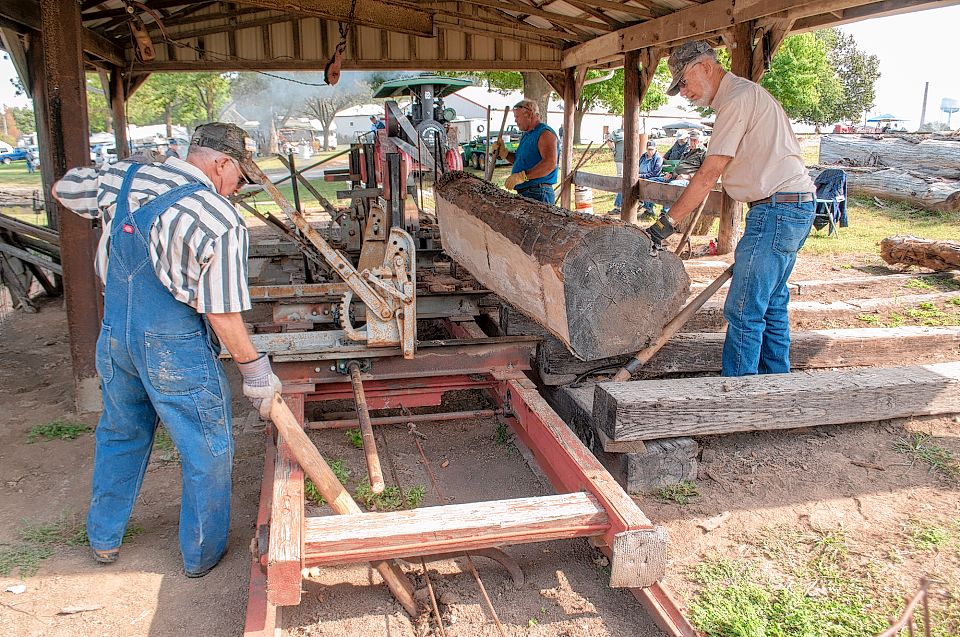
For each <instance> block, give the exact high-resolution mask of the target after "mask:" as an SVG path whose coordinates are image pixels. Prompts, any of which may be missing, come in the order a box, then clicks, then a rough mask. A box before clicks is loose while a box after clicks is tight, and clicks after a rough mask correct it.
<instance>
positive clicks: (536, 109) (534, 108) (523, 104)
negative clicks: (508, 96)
mask: <svg viewBox="0 0 960 637" xmlns="http://www.w3.org/2000/svg"><path fill="white" fill-rule="evenodd" d="M513 107H514V108H525V109H527V110H528V111H530V112H531V113H533V114H534V115H539V114H540V105H539V104H537V103H536V102H535V101H533V100H520V101H519V102H517V103H516V104H514V105H513Z"/></svg>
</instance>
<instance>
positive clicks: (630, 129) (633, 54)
mask: <svg viewBox="0 0 960 637" xmlns="http://www.w3.org/2000/svg"><path fill="white" fill-rule="evenodd" d="M639 178H640V52H639V51H627V52H626V53H624V55H623V184H622V186H621V191H622V192H623V207H622V208H621V209H620V210H621V212H620V218H621V219H623V220H624V221H625V222H627V223H633V224H635V223H637V209H638V208H639V205H640V202H639V200H638V199H637V191H636V188H634V186H636V184H637V180H638V179H639Z"/></svg>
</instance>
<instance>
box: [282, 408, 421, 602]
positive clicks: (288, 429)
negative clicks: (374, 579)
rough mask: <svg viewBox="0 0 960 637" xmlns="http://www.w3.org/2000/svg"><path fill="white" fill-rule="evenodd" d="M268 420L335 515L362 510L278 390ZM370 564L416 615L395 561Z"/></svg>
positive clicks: (410, 591) (410, 587) (405, 580)
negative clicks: (271, 422)
mask: <svg viewBox="0 0 960 637" xmlns="http://www.w3.org/2000/svg"><path fill="white" fill-rule="evenodd" d="M270 420H272V421H273V424H274V425H275V426H276V428H277V431H278V432H279V433H280V435H281V436H282V437H283V439H284V441H286V443H287V446H288V447H289V448H290V453H292V454H293V457H294V459H296V461H297V462H298V463H299V464H300V466H301V467H303V472H304V473H306V474H307V475H308V476H309V477H310V479H311V480H313V483H314V484H315V485H316V487H317V490H318V491H319V492H320V495H322V496H323V499H324V500H326V501H327V504H329V505H330V508H331V509H332V510H333V512H334V513H337V514H339V515H350V514H354V513H363V511H362V510H361V509H360V506H359V505H358V504H357V503H356V502H355V501H354V500H353V498H352V497H350V493H349V492H348V491H347V490H346V489H345V488H344V487H343V485H342V484H340V480H339V479H338V478H337V476H335V475H334V474H333V471H331V469H330V466H329V465H328V464H327V462H326V460H324V459H323V456H322V455H320V451H319V450H318V449H317V447H316V445H314V444H313V441H312V440H310V438H309V436H307V433H306V432H305V431H304V430H303V429H302V428H301V427H300V423H299V422H297V418H296V417H295V416H294V415H293V412H292V411H290V408H289V407H288V406H287V403H285V402H284V401H283V397H282V396H281V395H280V394H274V395H273V399H272V400H271V403H270ZM370 564H371V565H372V566H373V567H374V568H375V569H376V571H377V572H378V573H380V577H382V578H383V581H384V582H385V583H386V585H387V587H388V588H389V589H390V592H391V593H393V596H394V597H395V598H396V599H397V601H398V602H400V604H401V605H402V606H403V608H404V610H406V611H407V612H408V613H409V614H410V616H411V617H416V616H417V603H416V601H415V600H414V599H413V584H411V583H410V580H409V579H408V578H407V576H406V574H405V573H404V572H403V570H401V569H400V566H399V565H398V564H397V563H396V561H394V560H383V561H378V562H371V563H370Z"/></svg>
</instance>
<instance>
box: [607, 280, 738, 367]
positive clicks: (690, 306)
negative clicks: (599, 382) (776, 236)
mask: <svg viewBox="0 0 960 637" xmlns="http://www.w3.org/2000/svg"><path fill="white" fill-rule="evenodd" d="M732 276H733V264H732V263H731V264H730V267H728V268H727V269H726V270H724V271H723V272H722V273H721V274H720V276H718V277H717V278H716V279H715V280H714V282H713V283H711V284H710V285H708V286H707V288H706V289H705V290H704V291H703V292H701V293H700V294H698V295H697V296H696V298H694V299H693V300H692V301H690V302H689V303H687V305H686V306H684V308H683V309H682V310H680V312H678V313H677V315H676V316H675V317H673V318H672V319H670V322H669V323H667V324H666V325H664V326H663V331H662V332H661V333H660V336H659V337H657V340H655V341H654V342H653V344H651V345H650V346H649V347H647V348H646V349H644V350H641V351H639V352H637V353H636V354H634V355H633V358H631V359H630V360H629V361H627V364H626V365H624V366H623V367H621V368H620V370H619V371H618V372H617V373H616V374H615V375H614V377H613V378H612V379H611V380H613V381H614V382H621V381H625V380H630V376H631V375H633V372H635V371H637V370H638V369H640V368H641V367H643V366H644V365H646V364H647V363H648V362H650V359H651V358H653V355H654V354H656V353H657V352H659V351H660V349H661V348H662V347H663V346H664V345H666V344H667V341H669V340H670V339H671V338H673V335H674V334H676V333H677V332H679V331H680V328H681V327H683V326H684V325H686V323H687V321H689V320H690V317H691V316H693V315H694V313H695V312H696V311H697V310H699V309H700V308H701V307H703V304H704V303H706V302H707V299H709V298H710V297H711V296H713V295H714V294H715V293H716V291H717V290H719V289H720V286H722V285H723V284H724V283H726V282H727V280H728V279H729V278H730V277H732Z"/></svg>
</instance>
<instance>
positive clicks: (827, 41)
mask: <svg viewBox="0 0 960 637" xmlns="http://www.w3.org/2000/svg"><path fill="white" fill-rule="evenodd" d="M816 37H817V39H818V40H820V41H821V42H823V44H824V47H825V48H826V51H827V58H828V59H829V60H830V66H832V67H833V69H834V71H835V72H836V79H837V81H838V82H839V85H840V86H839V90H838V91H837V93H836V94H835V95H831V96H829V97H830V99H829V100H828V101H827V103H826V107H825V108H826V109H827V110H828V111H829V112H827V113H825V115H829V117H825V118H823V119H822V121H821V122H813V123H824V124H827V123H832V122H836V121H840V120H847V121H854V122H858V121H860V119H861V117H862V115H863V114H864V113H866V112H867V111H869V110H870V109H871V108H873V104H874V101H875V100H876V97H877V94H876V82H877V80H878V79H879V78H880V58H878V57H877V56H876V55H869V54H867V53H865V52H863V51H861V50H860V49H858V48H857V42H856V40H855V39H854V37H853V36H852V35H848V34H846V33H843V32H842V31H840V30H838V29H824V30H822V31H819V32H817V34H816Z"/></svg>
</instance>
